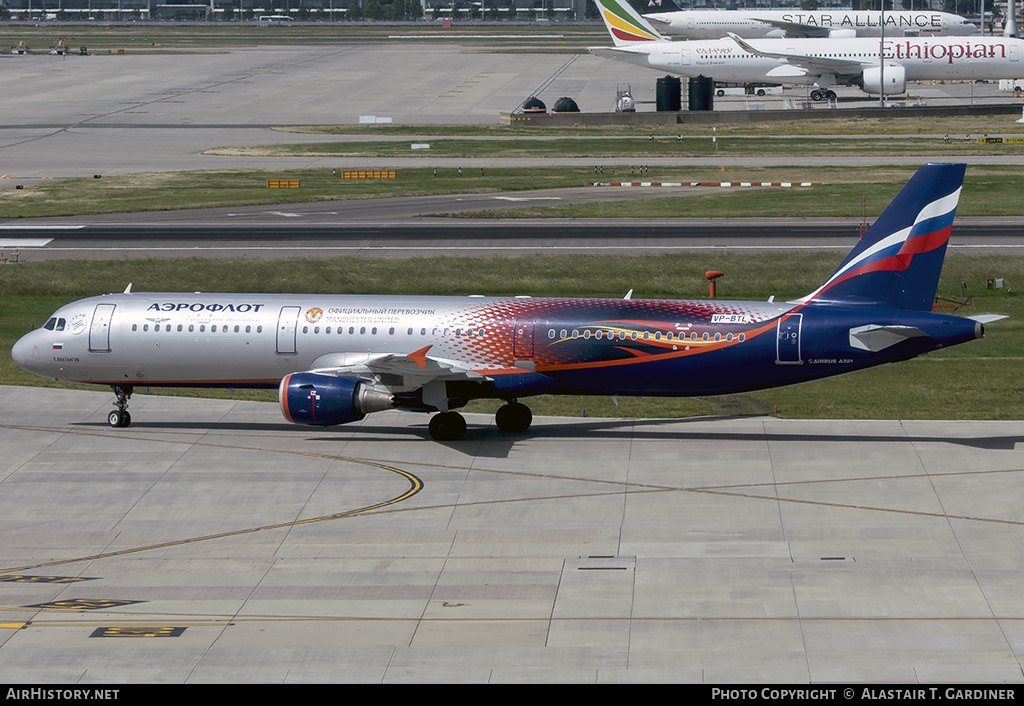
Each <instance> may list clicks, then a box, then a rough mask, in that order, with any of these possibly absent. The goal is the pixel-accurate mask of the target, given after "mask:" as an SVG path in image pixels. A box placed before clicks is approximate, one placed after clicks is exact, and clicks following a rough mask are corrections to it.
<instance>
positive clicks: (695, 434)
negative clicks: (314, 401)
mask: <svg viewBox="0 0 1024 706" xmlns="http://www.w3.org/2000/svg"><path fill="white" fill-rule="evenodd" d="M735 419H767V418H766V417H693V418H689V419H686V418H684V419H670V420H667V419H580V420H579V421H575V420H573V421H564V422H562V421H559V422H554V423H551V422H547V423H543V424H537V425H534V426H533V427H531V428H530V430H529V431H526V432H522V433H518V434H507V433H503V432H499V431H497V430H496V429H495V427H494V426H493V425H492V424H487V425H472V424H471V425H470V426H469V429H468V431H467V432H466V435H465V437H463V438H462V439H461V440H459V441H446V442H442V441H435V440H434V439H431V438H430V432H429V431H428V430H427V425H426V423H424V424H416V425H413V426H395V427H392V426H385V425H381V424H379V423H376V424H365V425H363V426H360V427H351V426H350V427H346V428H344V429H339V430H338V431H337V432H334V431H331V430H327V429H325V431H324V432H323V433H322V434H317V435H315V436H308V437H307V438H306V441H309V442H318V441H326V442H331V441H335V442H336V441H339V440H348V439H358V440H360V441H370V440H372V439H373V438H378V439H380V440H382V441H383V440H393V439H396V438H399V437H405V438H407V439H413V438H416V437H419V439H421V440H422V441H423V443H432V444H443V445H444V446H447V447H448V448H451V449H452V450H454V451H457V452H459V453H462V454H465V455H467V456H473V457H478V458H507V457H508V455H509V453H510V452H511V450H512V448H513V447H514V446H515V444H516V443H518V442H522V441H526V440H529V439H585V438H587V437H595V438H603V439H610V440H624V439H633V440H636V441H645V440H647V441H656V440H661V441H678V442H680V443H684V444H685V443H686V442H688V441H694V442H696V441H716V442H729V441H732V442H745V441H760V442H763V441H775V442H784V441H788V442H807V443H822V442H833V443H850V442H866V443H879V442H889V443H946V444H955V445H959V446H966V447H969V448H974V449H982V450H989V451H1013V450H1014V448H1015V445H1016V444H1019V443H1024V433H1022V434H1008V435H1005V436H979V437H953V436H916V435H913V434H906V435H899V436H890V435H884V434H879V435H871V434H807V433H793V434H787V433H779V432H729V431H722V432H718V431H714V430H708V429H700V430H696V429H695V430H693V431H685V430H683V431H680V430H679V426H680V425H686V424H692V423H696V422H708V421H715V420H722V421H725V420H735ZM666 424H672V425H673V428H672V430H659V429H651V428H647V427H663V426H665V425H666ZM74 426H77V427H102V428H109V427H107V425H106V423H105V422H80V423H77V424H75V425H74ZM131 429H132V430H138V431H155V432H158V431H186V430H189V431H198V430H208V431H215V432H256V433H275V434H285V433H287V434H293V433H295V432H296V431H301V432H302V433H304V434H309V431H310V430H309V429H308V428H301V427H297V426H295V425H291V424H283V423H282V424H266V423H260V422H252V423H246V422H209V421H202V422H200V421H174V422H145V421H136V422H133V423H132V426H131ZM125 433H128V434H130V433H131V432H130V431H127V430H126V432H125Z"/></svg>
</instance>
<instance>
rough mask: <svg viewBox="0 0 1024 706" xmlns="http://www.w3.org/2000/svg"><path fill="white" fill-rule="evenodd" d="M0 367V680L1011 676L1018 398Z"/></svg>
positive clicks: (1019, 601) (1020, 612)
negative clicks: (791, 411)
mask: <svg viewBox="0 0 1024 706" xmlns="http://www.w3.org/2000/svg"><path fill="white" fill-rule="evenodd" d="M110 402H111V397H110V395H108V394H106V393H102V392H86V391H76V390H38V389H31V388H17V387H0V449H2V453H0V486H2V489H3V492H2V493H0V536H2V537H3V542H2V543H0V608H2V611H3V624H2V625H0V681H3V682H6V683H26V682H27V683H33V684H45V683H53V682H60V683H78V684H85V683H104V682H107V683H109V682H119V683H137V682H163V683H215V682H216V683H224V682H236V683H237V682H264V683H297V682H375V683H382V682H383V683H398V682H444V683H458V682H530V683H536V682H562V683H564V682H582V683H595V682H596V683H612V682H632V683H651V682H696V683H701V682H703V683H718V684H724V683H735V682H739V683H747V684H749V683H762V682H763V683H771V682H786V683H805V682H816V683H821V682H885V683H913V682H943V683H960V682H969V683H976V682H999V681H1010V682H1019V681H1020V678H1021V674H1022V658H1024V597H1022V596H1021V593H1020V591H1019V578H1020V566H1021V562H1022V559H1024V557H1022V554H1024V500H1022V498H1024V429H1022V427H1021V424H1020V422H962V421H948V422H943V421H932V422H929V421H914V422H906V421H904V422H901V421H813V420H808V421H788V420H781V419H776V418H765V417H752V418H732V419H709V418H703V419H702V418H695V419H684V420H661V419H647V420H632V419H590V418H586V419H583V418H577V419H569V418H540V419H537V420H536V422H535V424H534V427H533V428H532V429H531V430H530V431H529V432H527V433H525V434H516V435H505V434H501V433H499V432H497V431H496V429H495V428H494V427H493V420H492V418H491V417H489V416H484V415H469V422H470V430H469V432H468V434H467V436H466V438H465V439H464V440H463V441H459V442H454V443H437V442H433V441H431V440H430V439H429V438H428V435H427V431H426V421H427V417H426V416H421V415H415V414H407V413H400V412H394V413H390V412H389V413H381V414H376V415H371V416H370V417H368V418H367V419H366V420H364V421H363V422H361V423H358V424H355V425H348V426H345V427H338V428H334V429H329V430H321V429H312V428H301V427H295V426H290V425H288V424H286V423H285V422H284V420H283V419H282V417H281V415H280V412H279V411H278V409H277V406H276V405H274V404H271V403H260V402H240V401H231V400H196V399H186V398H174V397H159V396H146V395H143V394H137V395H136V397H135V399H134V401H133V406H132V412H133V417H134V421H133V423H132V426H131V427H128V428H125V429H111V428H109V427H107V426H106V414H107V409H108V407H109V406H110Z"/></svg>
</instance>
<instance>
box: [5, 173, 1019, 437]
mask: <svg viewBox="0 0 1024 706" xmlns="http://www.w3.org/2000/svg"><path fill="white" fill-rule="evenodd" d="M963 175H964V166H963V165H951V164H932V165H926V166H924V167H922V168H921V169H920V170H919V171H918V172H917V174H916V175H915V176H914V177H913V178H912V179H911V181H910V182H909V183H908V184H907V185H906V186H905V187H904V188H903V190H902V191H901V192H900V193H899V195H898V196H897V197H896V199H895V200H894V201H893V202H892V203H891V204H890V205H889V207H888V208H887V209H886V210H885V212H884V213H883V214H882V215H881V217H879V219H878V221H877V222H876V223H875V224H874V226H872V228H871V229H870V230H869V231H868V233H867V234H866V235H865V236H864V237H863V238H862V239H861V240H860V241H859V242H858V243H857V244H856V246H855V247H854V248H853V250H852V251H851V252H850V254H849V255H848V256H847V257H846V259H845V260H844V261H843V262H842V264H841V265H840V266H839V269H837V270H836V272H835V274H833V275H832V276H831V277H830V278H829V279H828V280H827V281H826V282H825V283H824V284H822V285H821V286H820V287H818V288H817V289H816V290H814V291H813V292H811V293H810V294H808V295H806V296H804V297H801V298H800V299H797V300H794V301H789V302H772V301H769V302H763V301H762V302H755V301H719V300H717V299H709V300H695V301H671V300H639V299H630V298H626V299H577V298H570V299H561V298H543V299H541V298H520V297H495V298H489V297H431V296H420V297H407V296H342V295H331V294H317V295H306V294H303V295H298V294H294V295H279V294H184V293H180V294H179V293H159V294H142V293H138V292H131V291H125V292H124V293H121V294H109V295H106V296H99V297H93V298H89V299H83V300H80V301H76V302H73V303H71V304H68V305H66V306H63V307H61V308H60V309H59V310H57V311H56V312H55V313H54V314H53V316H51V317H50V318H49V319H47V321H46V322H45V324H44V325H43V326H42V328H39V329H37V330H35V331H32V332H31V333H28V334H26V335H25V336H24V337H22V338H21V339H20V340H19V341H18V342H17V343H16V344H15V345H14V348H13V350H12V355H13V358H14V361H15V362H16V363H17V364H18V365H20V366H21V367H22V368H24V369H25V370H28V371H30V372H32V373H35V374H37V375H42V376H45V377H48V378H53V379H56V380H62V381H67V382H80V383H94V384H98V385H109V386H111V387H113V389H114V393H115V405H116V408H115V409H113V410H111V412H110V415H109V419H108V421H109V423H110V424H111V425H112V426H127V425H128V424H129V422H130V420H131V417H130V416H129V414H128V410H127V403H128V398H130V397H131V394H132V389H133V387H134V386H139V385H145V386H151V387H158V386H182V387H224V388H227V387H231V388H261V387H263V388H277V389H278V391H279V400H280V405H281V410H282V412H283V413H284V416H285V417H286V418H287V419H288V420H289V421H291V422H295V423H297V424H309V425H317V426H330V425H334V424H345V423H346V422H354V421H357V420H359V419H362V418H363V417H364V416H365V415H367V414H369V413H372V412H377V411H381V410H387V409H403V410H409V411H415V412H430V413H435V414H434V416H433V418H432V419H431V421H430V427H429V428H430V434H431V436H432V437H433V438H435V439H438V440H455V439H459V438H461V437H462V435H463V434H464V433H465V430H466V422H465V419H464V418H463V417H462V415H460V414H459V413H458V412H455V411H453V410H455V409H457V408H459V407H462V406H463V405H465V404H466V403H467V402H468V401H469V400H472V399H480V398H492V399H501V400H505V401H506V404H504V405H503V406H501V407H500V408H499V411H498V413H497V415H496V423H497V427H498V429H500V430H501V431H503V432H524V431H526V429H527V428H529V426H530V423H531V421H532V413H531V412H530V409H529V407H527V406H526V405H525V404H523V402H522V401H521V400H523V399H524V398H527V397H531V396H534V395H543V394H574V395H638V396H669V397H686V396H696V395H721V394H728V393H734V392H743V391H749V390H757V389H762V388H770V387H775V386H779V385H789V384H792V383H797V382H803V381H805V380H814V379H817V378H823V377H828V376H831V375H838V374H840V373H848V372H851V371H855V370H861V369H864V368H870V367H872V366H875V365H880V364H882V363H891V362H893V361H898V360H905V359H908V358H913V357H914V356H919V355H922V354H924V353H928V352H930V351H934V350H938V349H940V348H947V347H949V346H953V345H956V344H959V343H964V342H965V341H970V340H973V339H975V338H979V337H981V336H982V335H983V324H984V323H987V322H988V321H991V320H995V319H997V318H1002V317H998V316H996V317H984V316H976V317H971V318H961V317H957V316H951V315H946V314H936V313H932V312H931V306H932V302H933V299H934V296H935V292H936V287H937V283H938V278H939V272H940V270H941V268H942V260H943V257H944V255H945V251H946V244H947V241H948V238H949V233H950V227H951V226H952V223H953V215H954V212H955V210H956V205H957V201H958V199H959V196H960V189H961V183H962V180H963ZM129 289H130V288H129Z"/></svg>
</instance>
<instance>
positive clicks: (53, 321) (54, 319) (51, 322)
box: [43, 316, 57, 331]
mask: <svg viewBox="0 0 1024 706" xmlns="http://www.w3.org/2000/svg"><path fill="white" fill-rule="evenodd" d="M56 325H57V317H56V316H54V317H52V318H51V319H50V320H49V321H47V322H46V323H45V324H43V328H44V329H46V330H47V331H52V330H53V327H54V326H56Z"/></svg>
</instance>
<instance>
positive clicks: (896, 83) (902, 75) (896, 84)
mask: <svg viewBox="0 0 1024 706" xmlns="http://www.w3.org/2000/svg"><path fill="white" fill-rule="evenodd" d="M882 81H885V95H890V94H893V93H905V92H906V90H907V70H906V69H905V68H904V67H902V66H896V65H893V66H888V65H887V66H886V67H885V71H884V72H883V71H882V70H881V68H879V67H873V68H870V69H864V73H863V75H862V76H861V80H860V82H859V83H858V85H859V86H860V87H861V89H863V91H864V92H865V93H874V94H876V95H877V94H878V93H881V84H882Z"/></svg>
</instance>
